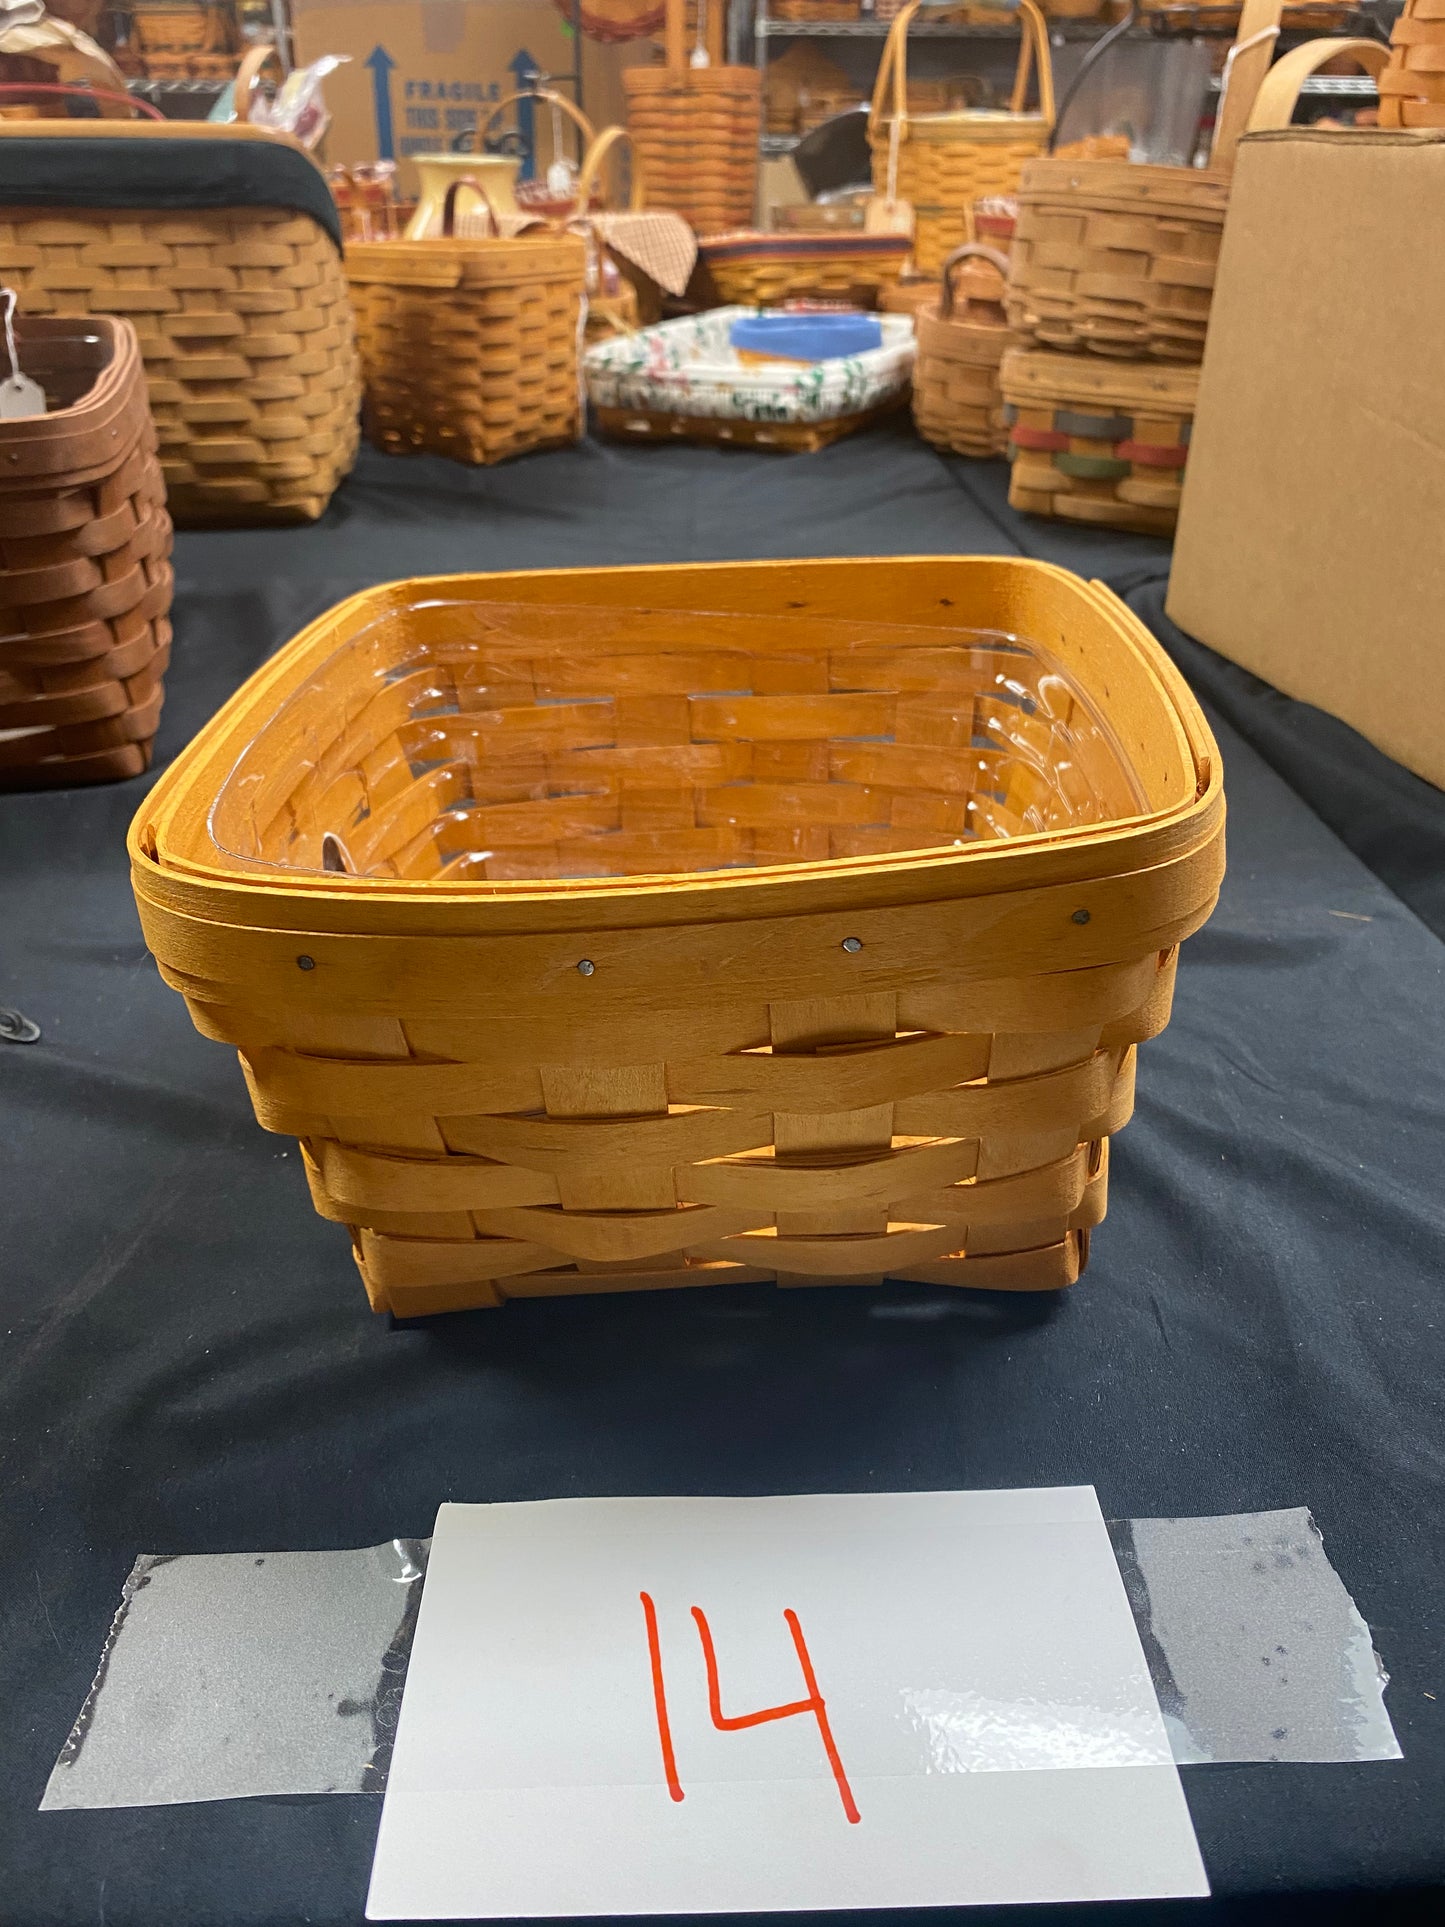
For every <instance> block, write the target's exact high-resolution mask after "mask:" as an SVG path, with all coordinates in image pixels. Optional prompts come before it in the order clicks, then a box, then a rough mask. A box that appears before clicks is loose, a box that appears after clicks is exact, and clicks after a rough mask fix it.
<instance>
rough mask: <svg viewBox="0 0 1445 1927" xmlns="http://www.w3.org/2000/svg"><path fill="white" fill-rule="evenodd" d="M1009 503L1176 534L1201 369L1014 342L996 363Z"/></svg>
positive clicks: (1067, 517)
mask: <svg viewBox="0 0 1445 1927" xmlns="http://www.w3.org/2000/svg"><path fill="white" fill-rule="evenodd" d="M999 386H1000V388H1001V390H1002V392H1003V400H1004V420H1005V421H1006V422H1007V424H1008V450H1007V453H1008V457H1009V460H1010V461H1011V462H1012V463H1013V469H1012V472H1011V474H1010V477H1009V491H1008V499H1009V506H1010V507H1011V508H1016V509H1026V510H1030V511H1032V512H1033V513H1034V514H1036V515H1055V516H1060V517H1062V518H1063V519H1064V520H1065V521H1069V522H1096V523H1101V524H1103V525H1104V526H1105V527H1108V528H1116V529H1131V530H1134V531H1136V532H1138V533H1140V534H1146V535H1170V534H1172V533H1173V529H1174V524H1175V522H1176V520H1177V519H1178V515H1179V502H1180V497H1181V496H1182V494H1183V489H1184V468H1185V464H1186V462H1187V461H1188V458H1189V438H1190V435H1191V433H1192V431H1193V427H1194V404H1195V400H1196V398H1197V396H1198V393H1199V370H1198V368H1197V367H1195V366H1194V365H1193V364H1192V363H1189V364H1183V363H1176V362H1108V361H1096V360H1094V359H1093V357H1091V356H1087V357H1086V356H1083V355H1053V354H1047V353H1045V352H1044V351H1043V350H1042V349H1037V348H1013V349H1011V350H1010V351H1009V352H1008V353H1007V354H1006V355H1005V356H1004V358H1003V362H1002V364H1001V366H1000V369H999Z"/></svg>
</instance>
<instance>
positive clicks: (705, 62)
mask: <svg viewBox="0 0 1445 1927" xmlns="http://www.w3.org/2000/svg"><path fill="white" fill-rule="evenodd" d="M689 65H690V66H693V67H711V65H712V60H711V59H710V57H709V55H708V51H707V48H706V47H694V48H693V50H692V54H691V57H690V60H689Z"/></svg>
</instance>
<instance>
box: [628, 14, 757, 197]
mask: <svg viewBox="0 0 1445 1927" xmlns="http://www.w3.org/2000/svg"><path fill="white" fill-rule="evenodd" d="M707 37H708V46H709V65H707V66H706V67H692V66H689V65H688V57H687V34H686V18H685V13H684V0H667V26H666V42H665V45H666V60H665V63H664V65H663V66H661V67H628V68H626V69H624V71H623V75H622V85H623V89H624V91H625V93H626V96H627V127H628V132H629V133H630V134H631V135H632V139H633V142H634V144H635V147H636V150H637V155H638V158H639V160H640V161H641V163H642V167H643V171H644V173H645V174H646V177H647V185H648V195H649V198H650V200H651V202H652V204H653V206H655V207H660V208H668V209H671V211H672V212H673V213H674V214H680V215H681V216H682V217H683V219H684V220H685V221H688V222H690V223H691V224H692V226H693V227H694V228H695V229H696V230H697V232H698V233H699V234H720V233H722V232H723V231H724V230H725V229H727V228H738V227H747V226H749V225H750V224H751V222H752V220H753V215H754V209H755V206H756V203H757V197H758V132H759V127H760V124H761V118H762V82H761V76H760V75H759V73H758V71H757V69H756V68H755V67H729V66H724V65H723V62H722V43H723V13H722V6H721V4H720V0H713V4H712V6H710V7H709V9H708V18H707Z"/></svg>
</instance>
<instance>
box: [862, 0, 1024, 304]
mask: <svg viewBox="0 0 1445 1927" xmlns="http://www.w3.org/2000/svg"><path fill="white" fill-rule="evenodd" d="M919 4H920V0H912V4H911V5H909V6H906V7H905V8H904V9H903V11H902V12H901V13H900V14H899V15H898V17H897V19H896V20H895V21H894V22H893V25H892V27H891V28H890V29H889V33H888V40H887V43H886V45H885V46H884V49H883V58H882V60H881V61H880V63H879V66H878V78H877V81H876V83H875V85H874V89H873V108H872V112H871V114H870V116H869V132H868V140H869V144H870V146H871V148H872V154H873V187H874V192H875V194H876V195H877V196H879V197H881V199H882V200H883V202H884V203H885V204H888V203H897V202H903V203H906V204H907V205H908V206H909V207H911V209H912V212H913V235H914V254H915V261H916V264H917V266H918V269H919V271H920V272H921V273H923V274H936V273H938V272H939V270H940V269H941V268H942V266H943V260H944V256H945V255H947V254H950V253H952V251H953V250H954V249H955V248H957V247H960V246H962V245H963V243H964V242H966V241H970V240H972V239H973V236H972V234H971V232H970V228H969V219H970V217H969V210H970V208H971V207H972V206H973V203H974V202H975V201H976V200H979V199H980V198H981V197H982V196H984V195H990V194H1011V193H1012V192H1013V191H1014V189H1015V188H1016V187H1017V185H1018V180H1019V174H1020V171H1021V170H1022V168H1023V165H1024V163H1025V161H1028V160H1031V159H1032V158H1033V157H1034V156H1035V155H1036V154H1040V153H1042V152H1043V149H1044V147H1045V145H1046V143H1047V141H1048V138H1049V134H1050V132H1051V130H1052V128H1053V122H1054V82H1053V67H1052V64H1051V61H1050V57H1049V37H1048V30H1047V28H1046V27H1045V25H1044V20H1043V15H1042V14H1041V13H1040V12H1039V10H1038V8H1037V6H1036V5H1035V4H1034V0H1019V19H1020V24H1021V33H1022V40H1021V44H1020V47H1019V61H1018V68H1017V71H1016V73H1015V76H1014V87H1013V94H1012V97H1011V99H1010V103H1009V109H1008V112H1007V113H978V112H963V113H947V114H918V113H912V114H910V112H909V99H908V28H909V25H910V23H911V21H912V20H913V17H914V15H915V14H916V13H917V12H918V8H919ZM1035 62H1036V63H1037V67H1038V92H1039V108H1038V112H1037V113H1032V114H1030V113H1025V112H1024V101H1025V99H1026V97H1027V94H1028V85H1029V76H1030V73H1031V71H1032V69H1033V66H1034V64H1035Z"/></svg>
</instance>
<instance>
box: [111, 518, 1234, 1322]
mask: <svg viewBox="0 0 1445 1927" xmlns="http://www.w3.org/2000/svg"><path fill="white" fill-rule="evenodd" d="M1223 822H1224V803H1223V791H1222V786H1221V775H1220V767H1219V759H1218V753H1217V751H1216V749H1215V746H1214V743H1213V741H1212V739H1211V737H1210V733H1209V730H1208V727H1207V725H1206V724H1205V722H1204V720H1203V717H1202V716H1201V714H1200V712H1199V710H1198V707H1197V706H1196V704H1195V702H1194V700H1193V698H1192V696H1191V695H1190V693H1189V691H1188V689H1187V687H1186V685H1185V683H1184V682H1183V680H1182V678H1181V677H1180V675H1179V674H1178V672H1177V670H1175V668H1174V667H1173V665H1172V664H1171V663H1170V661H1169V660H1168V658H1167V657H1166V656H1165V654H1164V652H1163V651H1162V650H1161V649H1160V648H1159V646H1158V644H1157V643H1156V642H1155V641H1154V640H1153V638H1152V637H1151V636H1150V635H1149V634H1148V632H1147V631H1146V630H1145V629H1144V628H1143V627H1142V625H1141V624H1140V623H1139V622H1138V621H1137V620H1136V618H1135V617H1133V616H1132V615H1131V614H1130V613H1129V611H1128V610H1127V609H1125V608H1124V606H1123V605H1122V604H1121V603H1120V602H1119V601H1118V600H1117V599H1116V598H1115V597H1114V596H1112V595H1111V594H1110V593H1109V591H1107V590H1106V589H1104V588H1103V587H1102V585H1100V584H1097V583H1093V584H1090V583H1085V582H1083V581H1081V580H1079V579H1078V578H1077V577H1074V576H1070V575H1068V574H1067V573H1066V572H1064V571H1063V570H1060V569H1057V568H1054V567H1052V566H1050V565H1047V564H1043V563H1036V562H1031V561H1025V560H1021V559H1013V558H1009V559H999V558H931V557H923V558H903V559H898V558H892V557H890V558H886V559H878V560H868V561H849V562H835V561H826V562H787V563H741V564H734V563H719V564H709V565H704V566H688V567H660V568H629V569H601V570H587V571H569V570H550V571H545V572H528V573H524V574H514V575H496V576H454V577H438V578H430V579H425V580H421V581H413V582H402V583H395V584H391V585H389V586H386V587H382V588H376V589H372V590H368V591H366V592H365V593H364V594H362V595H359V596H355V597H352V598H351V600H350V601H348V602H345V603H343V604H341V605H340V606H339V607H338V608H336V609H334V610H332V611H331V612H330V613H329V614H327V615H326V616H324V617H322V618H321V619H320V620H319V621H317V622H315V623H313V624H312V625H311V626H310V627H309V628H308V629H307V630H305V631H304V632H303V633H302V635H300V636H299V637H298V638H297V639H296V640H295V641H294V642H292V643H291V644H290V645H289V646H288V647H286V648H285V649H283V650H282V651H281V652H280V653H279V654H278V655H277V656H275V657H274V658H273V659H272V660H271V661H270V662H269V663H267V664H266V665H265V666H264V667H263V668H262V669H261V670H259V671H258V672H257V673H256V675H255V676H253V677H252V678H251V680H250V681H249V682H248V683H247V684H246V685H245V686H244V687H243V688H242V689H241V690H240V691H239V692H238V693H237V695H236V696H235V697H233V698H232V700H231V702H230V703H229V704H227V706H226V707H225V708H224V709H223V710H222V711H221V712H220V714H219V715H218V716H217V717H216V718H215V719H214V720H213V721H212V722H211V723H210V724H208V725H207V727H206V728H205V729H204V730H203V731H202V732H201V734H200V735H199V736H198V737H197V738H196V740H195V741H194V742H193V743H192V744H191V745H190V747H189V748H188V749H187V750H186V751H185V752H184V753H183V755H182V756H181V757H180V758H179V759H178V760H177V761H176V762H175V763H174V764H173V765H172V766H171V768H170V769H169V770H168V771H167V772H166V773H165V775H164V776H163V777H162V779H161V781H160V783H159V784H158V785H157V786H156V788H155V789H154V791H153V792H152V793H151V795H150V796H149V797H148V799H147V801H146V803H145V805H144V807H143V808H142V810H141V811H140V813H139V814H138V816H137V817H136V820H135V822H134V824H133V825H132V829H131V836H130V851H131V858H132V866H133V879H134V884H135V889H136V894H137V899H138V902H139V906H140V911H141V918H142V923H143V926H144V929H145V934H146V939H147V942H148V943H149V945H150V947H151V949H152V950H153V952H154V953H155V955H156V957H157V959H158V961H159V964H160V967H161V971H162V974H163V976H164V977H165V980H166V981H167V983H169V984H170V985H171V986H172V987H173V988H175V989H176V990H178V991H180V992H182V993H183V994H184V995H185V997H186V999H187V1002H188V1004H189V1006H190V1010H191V1013H192V1016H193V1018H194V1020H195V1022H196V1024H197V1026H198V1028H199V1029H200V1030H201V1031H202V1032H203V1033H204V1034H206V1035H207V1036H210V1037H214V1038H217V1039H220V1040H222V1041H224V1042H227V1043H230V1044H232V1045H234V1046H235V1047H237V1048H238V1049H239V1051H240V1053H241V1056H242V1060H243V1064H244V1067H245V1070H246V1074H247V1077H248V1080H249V1083H250V1087H251V1092H252V1096H253V1099H254V1102H255V1106H256V1111H257V1116H258V1118H259V1120H260V1122H261V1123H262V1124H263V1125H264V1126H266V1127H267V1128H268V1129H271V1130H274V1131H278V1132H281V1133H284V1134H287V1135H292V1136H295V1137H297V1138H299V1139H300V1140H301V1143H302V1146H303V1149H304V1152H305V1159H306V1165H307V1170H308V1174H309V1176H310V1180H311V1185H312V1191H313V1197H314V1199H315V1202H316V1205H317V1208H318V1209H319V1211H320V1212H321V1213H322V1215H323V1216H325V1217H328V1218H332V1219H336V1220H338V1221H339V1222H341V1223H343V1224H346V1225H348V1226H349V1227H350V1229H351V1234H352V1238H353V1242H354V1248H355V1251H356V1255H357V1259H358V1262H359V1264H360V1267H361V1270H362V1275H363V1277H364V1279H365V1282H366V1286H367V1290H368V1293H369V1295H370V1298H371V1302H372V1304H373V1306H374V1307H376V1308H377V1309H379V1310H381V1309H386V1310H391V1311H393V1312H395V1313H397V1314H398V1315H407V1314H411V1313H418V1314H425V1313H431V1312H438V1311H445V1310H453V1309H459V1308H463V1307H469V1306H480V1305H496V1304H499V1303H501V1302H502V1301H503V1300H505V1299H507V1298H512V1297H532V1296H539V1295H541V1296H546V1295H551V1294H555V1293H566V1292H596V1291H614V1290H625V1289H634V1288H647V1287H662V1286H671V1285H706V1284H714V1283H726V1282H731V1281H737V1280H755V1279H777V1280H778V1281H779V1282H782V1283H804V1282H829V1281H831V1282H846V1281H852V1282H855V1283H861V1282H867V1283H877V1282H879V1281H880V1280H882V1279H883V1278H885V1277H888V1278H896V1279H904V1280H919V1281H925V1282H929V1281H931V1282H938V1283H948V1284H959V1285H968V1284H974V1285H982V1286H987V1287H992V1288H995V1289H1005V1290H1051V1289H1055V1288H1058V1287H1061V1286H1063V1285H1066V1284H1069V1283H1071V1282H1073V1280H1074V1279H1075V1278H1076V1277H1077V1275H1078V1273H1079V1270H1080V1267H1081V1265H1082V1263H1083V1261H1084V1258H1085V1255H1086V1251H1087V1242H1088V1232H1089V1228H1090V1227H1091V1226H1092V1225H1093V1224H1094V1223H1095V1222H1097V1220H1098V1219H1099V1217H1100V1216H1101V1215H1102V1212H1103V1208H1104V1185H1105V1172H1106V1168H1107V1145H1106V1140H1107V1138H1108V1135H1109V1134H1110V1132H1112V1131H1114V1130H1116V1129H1118V1128H1119V1127H1120V1126H1121V1125H1122V1124H1123V1123H1124V1122H1125V1120H1126V1119H1127V1117H1128V1116H1129V1113H1130V1108H1131V1104H1132V1091H1133V1078H1134V1054H1135V1046H1136V1044H1137V1043H1139V1042H1140V1041H1141V1040H1143V1039H1145V1038H1148V1037H1152V1036H1154V1035H1155V1034H1156V1033H1157V1032H1158V1031H1159V1030H1161V1029H1162V1028H1163V1026H1164V1024H1165V1023H1166V1021H1167V1019H1168V1014H1169V1005H1170V997H1171V992H1172V985H1173V980H1174V971H1175V962H1176V955H1177V946H1178V944H1179V943H1180V942H1181V940H1182V939H1183V938H1185V937H1187V936H1188V935H1189V934H1190V933H1191V932H1192V931H1194V930H1195V929H1197V928H1198V927H1199V926H1200V924H1201V923H1203V921H1204V920H1205V919H1206V917H1207V916H1208V915H1209V912H1210V909H1211V907H1212V905H1213V903H1214V900H1215V896H1216V893H1217V891H1218V887H1219V881H1220V876H1221V873H1222V869H1223V860H1224V851H1223Z"/></svg>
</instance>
